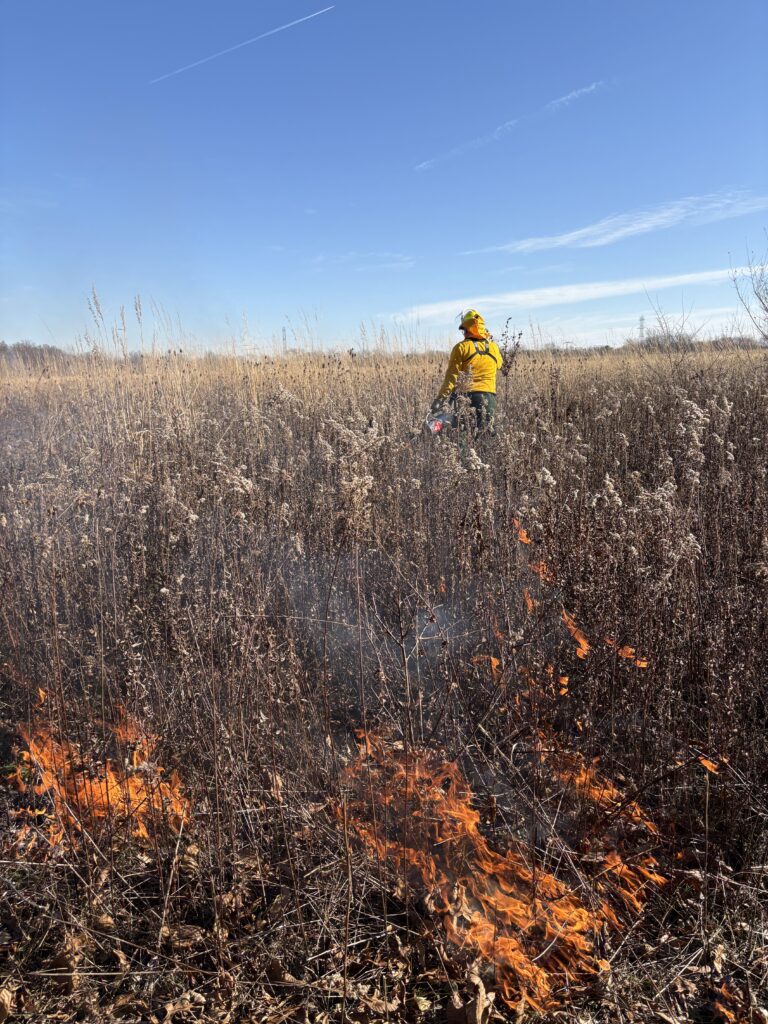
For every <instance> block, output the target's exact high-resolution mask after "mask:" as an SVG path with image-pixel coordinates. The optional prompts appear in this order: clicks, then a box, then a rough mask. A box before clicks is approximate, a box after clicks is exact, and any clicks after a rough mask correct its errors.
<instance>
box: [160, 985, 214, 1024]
mask: <svg viewBox="0 0 768 1024" xmlns="http://www.w3.org/2000/svg"><path fill="white" fill-rule="evenodd" d="M204 1006H205V996H201V995H200V993H199V992H185V993H184V994H183V995H181V996H179V998H178V999H171V1000H169V1001H168V1002H167V1003H165V1005H164V1006H163V1009H164V1010H165V1017H164V1018H163V1020H164V1021H169V1020H173V1018H174V1017H175V1016H176V1014H177V1013H189V1011H190V1010H194V1009H202V1008H203V1007H204Z"/></svg>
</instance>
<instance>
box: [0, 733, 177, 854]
mask: <svg viewBox="0 0 768 1024" xmlns="http://www.w3.org/2000/svg"><path fill="white" fill-rule="evenodd" d="M112 731H113V734H114V736H115V738H116V739H117V740H118V741H119V742H121V743H124V744H126V745H128V746H129V747H130V748H131V754H130V767H129V768H122V767H120V766H119V765H118V764H116V763H115V762H113V761H111V760H106V761H104V762H103V763H102V762H98V761H96V760H95V759H91V760H88V759H87V758H85V757H84V756H83V753H82V751H81V750H80V748H79V746H78V745H77V744H75V743H72V742H70V741H69V740H66V739H63V738H60V737H56V736H55V735H54V733H53V731H52V728H51V726H50V724H49V723H47V722H40V723H37V724H36V725H35V726H33V728H31V729H27V728H26V727H21V728H20V729H19V733H20V735H21V737H22V739H23V740H24V742H25V744H26V747H27V749H26V750H22V751H21V753H20V757H19V763H17V764H16V765H15V766H14V768H13V771H12V772H11V774H10V775H9V776H8V777H7V778H6V781H7V782H8V783H9V784H10V785H11V786H13V788H14V789H16V790H17V792H19V793H21V794H24V795H27V796H35V797H41V798H44V799H45V801H46V805H47V806H46V807H44V808H42V809H38V808H30V807H26V808H22V809H21V810H20V811H18V812H16V816H17V817H24V816H26V817H28V818H35V819H38V821H37V823H35V824H34V825H24V826H22V828H21V829H20V830H19V832H18V833H17V834H16V836H15V837H14V842H13V849H14V850H15V851H24V852H25V853H29V852H31V851H32V850H34V849H35V848H37V847H42V849H43V850H44V851H45V850H46V847H47V849H51V848H53V847H56V846H59V845H61V844H62V843H63V842H64V840H65V839H67V840H68V841H69V842H70V843H72V844H76V843H77V840H78V837H79V836H81V835H84V834H88V835H89V836H91V837H92V838H97V837H98V836H99V835H100V834H101V833H102V832H104V831H105V830H107V829H109V830H110V831H112V832H114V831H117V830H120V829H122V828H124V827H127V829H128V830H129V832H130V834H131V835H133V836H134V837H135V838H136V839H137V840H139V841H141V842H147V841H149V839H150V837H151V835H152V833H153V832H154V831H156V830H157V829H158V828H159V827H161V826H166V827H169V828H171V829H172V830H173V831H175V832H178V831H179V830H180V829H181V827H182V823H183V821H184V820H185V818H187V817H189V810H190V808H189V802H188V801H187V799H186V797H185V796H184V795H183V794H182V792H181V785H180V780H179V777H178V775H177V774H176V772H175V771H174V772H171V773H170V774H169V775H168V776H167V777H165V774H164V769H162V768H160V767H158V766H156V765H153V764H150V759H151V756H152V753H153V750H154V746H155V742H156V737H152V736H148V735H147V734H146V733H144V732H143V730H141V729H140V727H139V726H138V725H137V724H136V723H135V722H133V721H131V720H130V719H124V720H123V721H122V722H120V723H118V725H116V726H114V728H113V730H112Z"/></svg>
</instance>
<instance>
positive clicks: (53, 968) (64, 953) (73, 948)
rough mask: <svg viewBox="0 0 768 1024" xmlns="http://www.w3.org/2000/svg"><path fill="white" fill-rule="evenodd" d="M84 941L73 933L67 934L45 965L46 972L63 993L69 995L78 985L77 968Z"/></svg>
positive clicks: (80, 936)
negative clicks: (54, 954) (60, 946)
mask: <svg viewBox="0 0 768 1024" xmlns="http://www.w3.org/2000/svg"><path fill="white" fill-rule="evenodd" d="M84 942H85V939H84V937H83V936H82V935H78V934H75V932H67V933H66V934H65V936H64V943H63V945H62V948H61V950H60V951H59V952H58V953H57V954H56V956H54V957H52V958H51V959H50V960H49V961H48V964H47V970H48V971H49V972H50V973H51V974H52V975H53V977H54V979H55V980H56V982H57V983H58V984H59V985H61V986H62V988H63V989H64V991H65V992H66V993H67V994H68V995H71V994H72V993H73V992H74V991H75V989H76V988H77V986H78V984H79V981H80V979H79V977H78V974H77V968H78V966H79V964H80V961H81V960H82V957H83V954H82V947H83V945H84Z"/></svg>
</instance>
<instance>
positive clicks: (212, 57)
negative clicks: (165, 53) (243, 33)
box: [149, 4, 336, 85]
mask: <svg viewBox="0 0 768 1024" xmlns="http://www.w3.org/2000/svg"><path fill="white" fill-rule="evenodd" d="M335 6H336V5H335V4H331V6H330V7H324V8H323V9H322V11H315V13H314V14H308V15H307V16H306V17H304V18H297V19H296V21H289V22H288V24H287V25H280V26H279V28H271V29H270V30H269V32H262V33H261V35H260V36H254V37H253V39H246V40H245V42H244V43H237V44H236V45H235V46H229V47H227V49H226V50H219V52H218V53H212V54H211V55H210V57H203V59H202V60H196V61H195V62H194V63H193V64H185V65H184V67H183V68H176V70H175V71H169V72H168V74H167V75H160V77H159V78H153V79H152V81H151V82H150V83H149V84H150V85H155V84H156V83H157V82H162V81H164V80H165V79H166V78H173V76H174V75H180V74H181V73H182V71H189V70H191V69H192V68H198V67H200V65H201V64H207V63H208V61H209V60H216V58H217V57H223V56H224V54H226V53H233V52H234V51H235V50H241V49H242V48H243V47H244V46H250V45H251V43H258V41H259V40H260V39H266V38H267V36H274V35H276V34H277V33H278V32H284V31H285V30H286V29H287V28H293V26H294V25H301V23H302V22H304V21H309V20H310V19H311V18H317V17H319V16H320V15H321V14H327V13H328V11H332V10H333V9H334V7H335Z"/></svg>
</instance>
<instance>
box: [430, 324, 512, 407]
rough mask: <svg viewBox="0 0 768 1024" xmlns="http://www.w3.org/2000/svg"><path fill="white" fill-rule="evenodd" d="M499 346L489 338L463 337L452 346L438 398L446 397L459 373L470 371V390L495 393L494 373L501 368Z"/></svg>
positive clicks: (454, 385) (454, 384)
mask: <svg viewBox="0 0 768 1024" xmlns="http://www.w3.org/2000/svg"><path fill="white" fill-rule="evenodd" d="M501 366H502V358H501V352H500V351H499V346H498V345H497V344H496V342H495V341H492V340H491V339H490V338H465V339H464V341H459V342H457V344H455V345H454V346H453V349H452V351H451V358H450V359H449V361H448V369H447V370H446V373H445V380H444V381H443V386H442V387H441V388H440V390H439V391H438V393H437V397H438V398H447V397H448V395H450V393H451V392H452V391H453V389H454V388H455V387H456V381H457V380H458V378H459V374H460V373H467V372H469V373H471V374H472V383H471V384H470V386H469V390H470V391H485V392H486V393H490V394H492V395H495V394H496V374H497V373H498V371H499V370H500V369H501Z"/></svg>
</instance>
